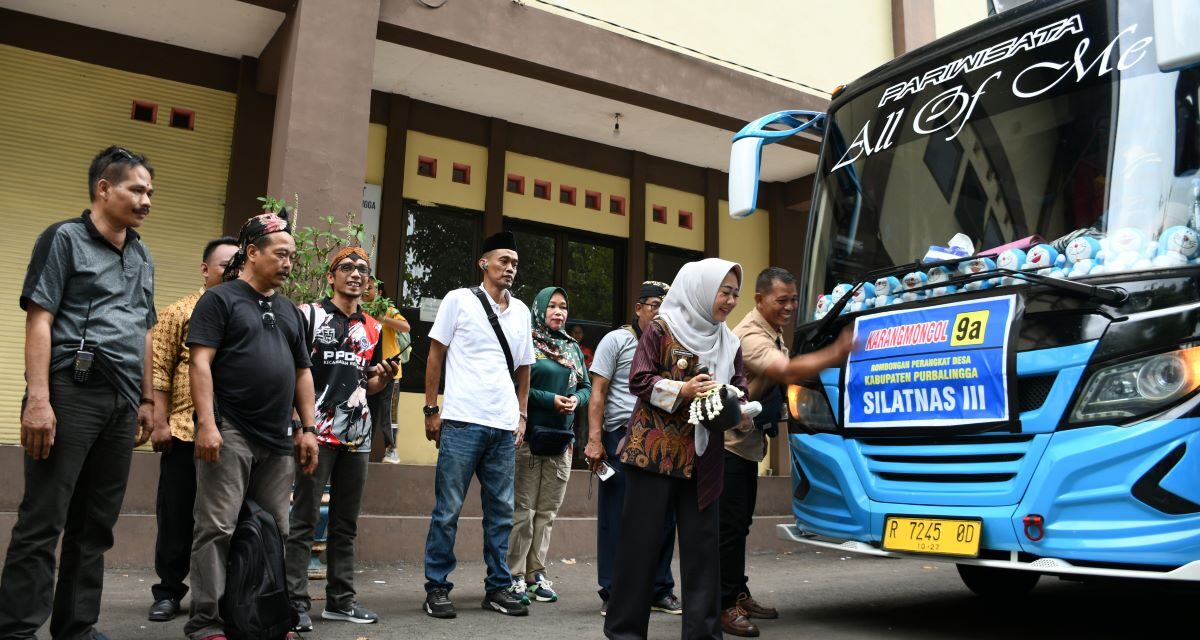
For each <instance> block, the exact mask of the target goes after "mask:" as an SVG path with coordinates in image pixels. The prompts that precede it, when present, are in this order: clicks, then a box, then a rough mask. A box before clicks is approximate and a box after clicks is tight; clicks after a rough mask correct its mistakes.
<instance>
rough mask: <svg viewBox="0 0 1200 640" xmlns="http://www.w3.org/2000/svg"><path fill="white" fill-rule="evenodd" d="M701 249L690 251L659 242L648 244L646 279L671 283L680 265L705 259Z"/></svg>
mask: <svg viewBox="0 0 1200 640" xmlns="http://www.w3.org/2000/svg"><path fill="white" fill-rule="evenodd" d="M703 259H704V254H703V253H700V252H699V251H688V250H687V249H679V248H676V247H667V246H664V245H659V244H649V243H647V244H646V279H647V280H657V281H659V282H665V283H667V284H671V282H672V281H673V280H675V274H677V273H679V269H680V267H682V266H683V265H685V264H687V263H689V262H695V261H696V260H703Z"/></svg>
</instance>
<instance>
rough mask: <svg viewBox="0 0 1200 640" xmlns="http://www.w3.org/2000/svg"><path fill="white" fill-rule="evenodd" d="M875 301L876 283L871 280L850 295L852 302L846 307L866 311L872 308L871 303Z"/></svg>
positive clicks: (853, 310) (851, 309)
mask: <svg viewBox="0 0 1200 640" xmlns="http://www.w3.org/2000/svg"><path fill="white" fill-rule="evenodd" d="M874 301H875V285H873V284H871V283H870V282H864V283H862V286H860V287H859V288H858V289H857V290H856V291H855V292H854V295H852V296H850V304H848V305H846V308H847V309H849V310H850V311H851V313H853V312H855V311H866V310H867V309H870V308H871V303H872V302H874Z"/></svg>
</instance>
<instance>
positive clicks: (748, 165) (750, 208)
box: [729, 138, 763, 218]
mask: <svg viewBox="0 0 1200 640" xmlns="http://www.w3.org/2000/svg"><path fill="white" fill-rule="evenodd" d="M762 146H763V139H762V138H741V139H739V140H736V141H735V142H734V143H733V148H732V150H731V151H730V152H729V215H730V216H731V217H733V218H745V217H746V216H748V215H750V214H752V213H754V209H755V207H756V205H757V203H758V170H759V165H760V163H761V162H762Z"/></svg>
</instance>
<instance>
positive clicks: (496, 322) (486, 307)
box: [471, 287, 517, 384]
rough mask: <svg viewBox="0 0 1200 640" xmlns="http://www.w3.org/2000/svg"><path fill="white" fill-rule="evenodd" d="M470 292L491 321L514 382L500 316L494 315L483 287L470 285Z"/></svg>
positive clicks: (510, 357)
mask: <svg viewBox="0 0 1200 640" xmlns="http://www.w3.org/2000/svg"><path fill="white" fill-rule="evenodd" d="M471 293H473V294H475V297H476V298H478V299H479V304H481V305H483V312H484V313H486V314H487V319H488V322H490V323H491V325H492V330H493V331H495V332H496V339H497V340H499V341H500V348H501V349H502V350H503V351H504V360H505V361H506V362H507V363H508V377H510V378H512V380H513V384H516V383H517V372H516V371H515V367H513V356H512V351H511V350H510V349H509V348H508V339H506V338H505V337H504V331H502V330H501V329H500V318H499V317H497V316H496V312H495V311H492V304H491V303H490V302H488V299H487V296H486V295H484V293H483V289H480V288H479V287H471Z"/></svg>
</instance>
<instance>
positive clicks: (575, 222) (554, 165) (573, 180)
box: [504, 152, 629, 238]
mask: <svg viewBox="0 0 1200 640" xmlns="http://www.w3.org/2000/svg"><path fill="white" fill-rule="evenodd" d="M504 169H505V171H506V173H507V175H508V176H513V177H520V178H524V180H525V192H524V193H523V194H520V193H513V192H511V191H508V190H507V188H506V189H505V192H504V216H505V217H508V218H519V219H521V220H533V221H535V222H543V223H545V224H552V225H556V226H560V227H570V228H573V229H581V230H584V231H592V232H595V233H603V234H605V235H610V236H617V237H621V238H626V237H629V179H628V178H622V177H619V176H613V175H609V174H607V173H600V172H598V171H591V170H588V169H580V168H578V167H572V166H570V165H565V164H561V163H558V162H551V161H549V160H543V159H541V158H535V157H533V156H527V155H522V154H519V153H511V152H509V153H507V154H506V155H505V167H504ZM538 181H541V182H546V183H549V184H550V189H549V194H548V195H549V198H547V199H542V198H536V197H534V187H535V183H536V182H538ZM506 183H507V181H506ZM564 186H566V187H571V188H574V189H575V204H567V203H564V202H560V201H559V195H560V191H561V189H562V187H564ZM588 191H593V192H595V193H598V194H600V198H599V204H600V209H599V210H594V209H589V208H587V207H585V206H584V204H585V196H586V195H587V192H588ZM612 196H616V197H618V198H621V199H623V200H624V202H625V209H624V211H625V214H624V215H619V214H615V213H609V199H610V198H611V197H612Z"/></svg>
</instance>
